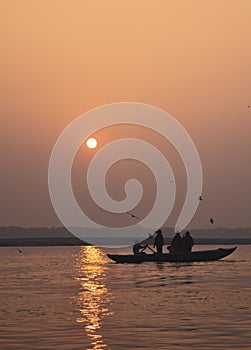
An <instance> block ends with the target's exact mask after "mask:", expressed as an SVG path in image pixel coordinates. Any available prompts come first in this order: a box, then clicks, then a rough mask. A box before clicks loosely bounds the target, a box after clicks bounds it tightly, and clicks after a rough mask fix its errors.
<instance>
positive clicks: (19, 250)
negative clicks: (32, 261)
mask: <svg viewBox="0 0 251 350" xmlns="http://www.w3.org/2000/svg"><path fill="white" fill-rule="evenodd" d="M16 250H17V251H18V253H20V254H24V255H26V254H25V253H24V252H23V251H22V250H21V249H18V248H16Z"/></svg>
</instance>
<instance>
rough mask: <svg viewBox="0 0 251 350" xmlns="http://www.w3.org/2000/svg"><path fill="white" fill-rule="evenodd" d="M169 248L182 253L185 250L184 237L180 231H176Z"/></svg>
mask: <svg viewBox="0 0 251 350" xmlns="http://www.w3.org/2000/svg"><path fill="white" fill-rule="evenodd" d="M167 249H168V250H169V251H170V252H171V253H181V252H184V242H183V238H182V237H181V236H180V233H179V232H176V234H175V236H174V237H173V240H172V242H171V246H169V247H167Z"/></svg>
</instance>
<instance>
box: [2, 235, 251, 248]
mask: <svg viewBox="0 0 251 350" xmlns="http://www.w3.org/2000/svg"><path fill="white" fill-rule="evenodd" d="M170 243H171V239H165V245H168V244H170ZM194 243H195V245H245V244H247V245H248V244H251V239H247V238H243V239H240V238H236V239H234V238H232V239H224V238H219V239H216V238H196V239H195V240H194ZM88 245H90V244H88V243H86V242H83V241H81V240H79V239H77V238H74V237H73V238H65V237H63V238H35V239H33V238H17V239H0V247H46V246H47V247H48V246H88Z"/></svg>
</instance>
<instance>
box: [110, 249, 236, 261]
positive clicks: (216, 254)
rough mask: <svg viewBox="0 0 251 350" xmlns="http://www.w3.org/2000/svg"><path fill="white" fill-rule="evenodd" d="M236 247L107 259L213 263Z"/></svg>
mask: <svg viewBox="0 0 251 350" xmlns="http://www.w3.org/2000/svg"><path fill="white" fill-rule="evenodd" d="M235 249H236V247H233V248H219V249H212V250H198V251H194V252H187V253H175V254H174V253H166V254H158V253H156V254H137V255H133V254H130V255H119V254H117V255H116V254H107V256H108V258H110V259H111V260H113V261H115V262H116V263H122V264H123V263H127V264H129V263H132V264H140V263H142V262H150V261H157V262H195V261H215V260H219V259H222V258H225V257H226V256H228V255H230V254H232V253H233V252H234V251H235Z"/></svg>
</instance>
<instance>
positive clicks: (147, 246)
mask: <svg viewBox="0 0 251 350" xmlns="http://www.w3.org/2000/svg"><path fill="white" fill-rule="evenodd" d="M146 248H148V249H150V250H151V251H152V252H153V253H156V252H155V251H154V250H153V249H152V248H151V247H149V245H148V244H147V245H146Z"/></svg>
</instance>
